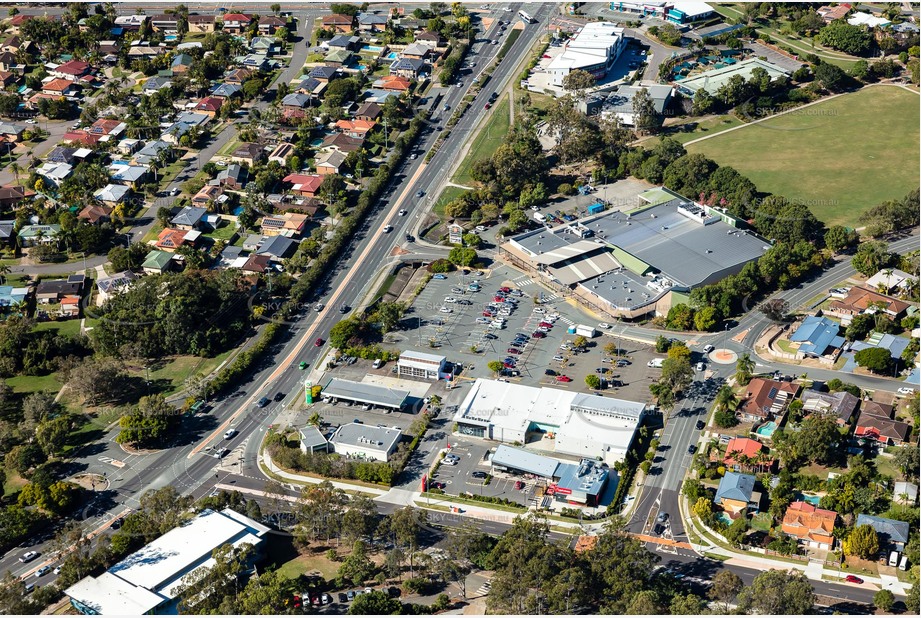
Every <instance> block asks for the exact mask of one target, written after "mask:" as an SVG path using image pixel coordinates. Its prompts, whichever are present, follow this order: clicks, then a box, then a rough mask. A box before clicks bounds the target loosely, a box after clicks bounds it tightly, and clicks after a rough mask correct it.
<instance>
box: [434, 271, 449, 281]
mask: <svg viewBox="0 0 921 618" xmlns="http://www.w3.org/2000/svg"><path fill="white" fill-rule="evenodd" d="M432 279H437V280H439V281H444V280H445V279H447V277H445V276H444V275H442V274H441V273H435V274H434V275H432Z"/></svg>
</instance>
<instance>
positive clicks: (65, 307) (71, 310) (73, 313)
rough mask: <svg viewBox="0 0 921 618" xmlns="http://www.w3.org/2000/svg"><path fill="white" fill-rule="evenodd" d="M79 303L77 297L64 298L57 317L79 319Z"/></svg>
mask: <svg viewBox="0 0 921 618" xmlns="http://www.w3.org/2000/svg"><path fill="white" fill-rule="evenodd" d="M80 301H81V299H80V297H79V296H65V297H64V298H62V299H61V302H60V305H61V307H60V309H58V315H59V316H60V317H62V318H79V317H80Z"/></svg>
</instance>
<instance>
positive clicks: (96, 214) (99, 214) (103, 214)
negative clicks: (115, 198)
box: [77, 185, 124, 225]
mask: <svg viewBox="0 0 921 618" xmlns="http://www.w3.org/2000/svg"><path fill="white" fill-rule="evenodd" d="M108 186H109V187H119V185H108ZM119 188H124V187H119ZM100 190H101V189H100ZM97 193H98V191H97ZM97 199H98V198H97ZM111 216H112V208H111V207H110V206H103V205H101V204H90V205H89V206H86V207H84V208H83V210H81V211H80V214H78V215H77V218H78V219H80V220H81V221H86V222H88V223H92V224H93V225H96V224H98V223H105V222H107V221H109V219H110V218H111Z"/></svg>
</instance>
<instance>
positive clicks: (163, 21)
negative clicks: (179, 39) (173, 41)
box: [150, 13, 179, 32]
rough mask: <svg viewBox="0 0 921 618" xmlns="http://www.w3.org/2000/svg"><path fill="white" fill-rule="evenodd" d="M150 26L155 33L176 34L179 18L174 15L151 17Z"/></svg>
mask: <svg viewBox="0 0 921 618" xmlns="http://www.w3.org/2000/svg"><path fill="white" fill-rule="evenodd" d="M150 25H151V26H152V27H153V29H154V30H155V31H157V32H176V31H177V30H178V29H179V17H178V16H177V15H175V14H173V15H166V14H163V13H161V14H160V15H153V16H151V18H150Z"/></svg>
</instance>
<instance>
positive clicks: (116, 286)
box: [96, 270, 137, 307]
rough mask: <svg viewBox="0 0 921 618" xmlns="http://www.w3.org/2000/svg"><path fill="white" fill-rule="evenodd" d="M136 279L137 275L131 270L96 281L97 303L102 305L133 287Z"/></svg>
mask: <svg viewBox="0 0 921 618" xmlns="http://www.w3.org/2000/svg"><path fill="white" fill-rule="evenodd" d="M136 280H137V276H136V275H135V274H134V273H133V272H131V271H130V270H126V271H123V272H120V273H115V274H114V275H112V276H111V277H102V278H100V279H99V280H97V281H96V290H97V293H96V304H97V305H98V306H100V307H101V306H102V305H104V304H105V302H106V301H107V300H109V299H110V298H112V297H113V296H116V295H118V294H121V293H122V292H124V291H125V290H127V289H128V288H129V287H131V284H133V283H134V282H135V281H136Z"/></svg>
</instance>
